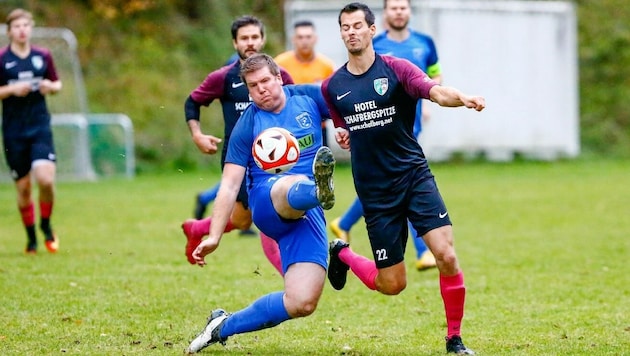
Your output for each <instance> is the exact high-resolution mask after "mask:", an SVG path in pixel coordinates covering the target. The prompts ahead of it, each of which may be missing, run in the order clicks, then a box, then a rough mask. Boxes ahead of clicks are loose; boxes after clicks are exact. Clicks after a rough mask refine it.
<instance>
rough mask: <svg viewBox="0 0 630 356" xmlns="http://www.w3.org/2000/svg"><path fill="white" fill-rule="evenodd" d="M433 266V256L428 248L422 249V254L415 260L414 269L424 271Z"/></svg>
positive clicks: (434, 264)
mask: <svg viewBox="0 0 630 356" xmlns="http://www.w3.org/2000/svg"><path fill="white" fill-rule="evenodd" d="M435 266H437V264H436V263H435V256H433V254H432V253H431V251H429V250H426V251H424V252H423V253H422V255H420V258H418V259H417V260H416V269H417V270H418V271H424V270H426V269H429V268H433V267H435Z"/></svg>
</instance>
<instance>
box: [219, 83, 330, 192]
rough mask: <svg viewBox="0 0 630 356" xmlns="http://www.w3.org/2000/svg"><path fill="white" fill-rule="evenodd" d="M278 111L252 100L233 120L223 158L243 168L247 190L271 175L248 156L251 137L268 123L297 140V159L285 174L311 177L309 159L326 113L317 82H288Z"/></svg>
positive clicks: (320, 132) (250, 150)
mask: <svg viewBox="0 0 630 356" xmlns="http://www.w3.org/2000/svg"><path fill="white" fill-rule="evenodd" d="M283 90H284V93H285V94H286V96H287V101H286V105H285V107H284V109H282V111H281V112H279V113H273V112H268V111H264V110H261V109H260V108H258V107H257V106H256V105H255V104H252V105H251V106H250V107H249V108H248V109H247V110H245V112H244V113H243V115H242V116H241V118H240V119H239V120H238V122H237V123H236V126H235V127H234V131H233V132H232V139H231V140H230V143H229V146H228V152H227V157H226V159H225V162H229V163H233V164H237V165H239V166H242V167H246V168H247V180H248V185H247V187H248V190H249V189H251V187H253V186H254V185H256V184H257V183H258V182H261V181H265V180H267V179H268V178H269V177H271V176H273V175H272V174H270V173H267V172H265V171H263V170H262V169H260V168H258V166H257V165H256V163H254V159H253V157H252V145H253V144H254V139H255V138H256V137H257V136H258V134H260V133H261V132H262V131H263V130H265V129H268V128H270V127H282V128H285V129H287V130H289V131H290V132H291V133H293V135H294V136H295V137H296V138H297V140H298V142H299V143H300V159H299V160H298V162H297V163H296V164H295V166H293V167H292V168H291V169H290V170H289V171H287V172H285V174H304V175H306V176H308V177H309V178H311V179H313V159H314V158H315V153H316V152H317V150H318V149H319V148H320V147H321V145H322V130H321V121H322V120H323V119H325V118H327V117H328V116H329V114H328V110H327V106H326V103H325V102H324V100H323V97H322V94H321V90H320V87H319V86H318V85H288V86H285V87H283Z"/></svg>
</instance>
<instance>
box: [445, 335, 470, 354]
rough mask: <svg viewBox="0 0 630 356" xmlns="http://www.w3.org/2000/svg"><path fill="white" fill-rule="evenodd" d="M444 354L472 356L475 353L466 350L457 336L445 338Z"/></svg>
mask: <svg viewBox="0 0 630 356" xmlns="http://www.w3.org/2000/svg"><path fill="white" fill-rule="evenodd" d="M446 353H449V354H457V355H474V354H475V352H474V351H473V350H471V349H468V348H466V346H464V343H463V342H462V338H461V336H459V335H453V336H451V338H450V339H449V338H448V337H446Z"/></svg>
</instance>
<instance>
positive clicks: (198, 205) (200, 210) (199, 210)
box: [193, 194, 206, 220]
mask: <svg viewBox="0 0 630 356" xmlns="http://www.w3.org/2000/svg"><path fill="white" fill-rule="evenodd" d="M204 215H206V205H205V204H204V203H202V202H201V194H197V195H196V196H195V208H194V209H193V216H194V217H195V219H197V220H201V219H203V216H204Z"/></svg>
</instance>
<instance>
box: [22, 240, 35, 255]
mask: <svg viewBox="0 0 630 356" xmlns="http://www.w3.org/2000/svg"><path fill="white" fill-rule="evenodd" d="M24 253H26V254H27V255H36V254H37V241H34V242H30V241H29V242H27V243H26V249H25V250H24Z"/></svg>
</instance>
